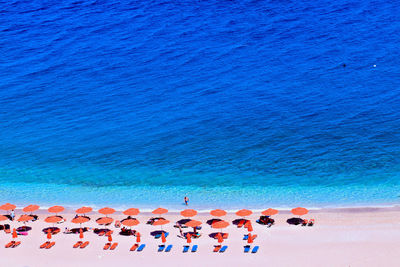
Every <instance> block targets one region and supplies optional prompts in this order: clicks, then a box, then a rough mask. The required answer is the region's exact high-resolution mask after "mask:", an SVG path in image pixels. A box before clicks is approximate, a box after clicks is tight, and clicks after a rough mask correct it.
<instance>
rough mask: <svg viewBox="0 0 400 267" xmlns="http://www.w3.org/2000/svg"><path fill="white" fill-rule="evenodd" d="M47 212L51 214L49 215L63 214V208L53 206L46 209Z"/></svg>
mask: <svg viewBox="0 0 400 267" xmlns="http://www.w3.org/2000/svg"><path fill="white" fill-rule="evenodd" d="M48 211H49V212H51V213H55V214H57V213H60V212H63V211H64V207H62V206H53V207H50V208H49V209H48Z"/></svg>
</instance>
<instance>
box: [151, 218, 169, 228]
mask: <svg viewBox="0 0 400 267" xmlns="http://www.w3.org/2000/svg"><path fill="white" fill-rule="evenodd" d="M168 223H170V221H168V220H164V219H161V220H157V221H155V222H154V223H153V225H154V226H157V225H166V224H168Z"/></svg>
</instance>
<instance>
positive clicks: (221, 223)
mask: <svg viewBox="0 0 400 267" xmlns="http://www.w3.org/2000/svg"><path fill="white" fill-rule="evenodd" d="M228 225H229V223H228V222H227V221H219V222H215V223H213V224H211V227H212V228H215V229H223V228H226V227H228Z"/></svg>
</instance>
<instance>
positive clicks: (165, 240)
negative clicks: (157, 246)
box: [161, 232, 167, 243]
mask: <svg viewBox="0 0 400 267" xmlns="http://www.w3.org/2000/svg"><path fill="white" fill-rule="evenodd" d="M161 242H163V243H165V242H167V239H166V238H165V234H164V232H162V233H161Z"/></svg>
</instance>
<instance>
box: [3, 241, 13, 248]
mask: <svg viewBox="0 0 400 267" xmlns="http://www.w3.org/2000/svg"><path fill="white" fill-rule="evenodd" d="M14 243H15V241H10V242H9V243H7V244H6V245H5V246H4V247H5V248H10V247H12V246H13V245H14Z"/></svg>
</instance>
